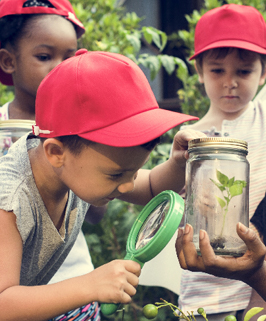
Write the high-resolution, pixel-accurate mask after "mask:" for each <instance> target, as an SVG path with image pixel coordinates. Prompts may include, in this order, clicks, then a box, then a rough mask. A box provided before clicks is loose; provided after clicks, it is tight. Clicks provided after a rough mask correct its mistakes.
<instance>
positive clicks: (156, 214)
mask: <svg viewBox="0 0 266 321" xmlns="http://www.w3.org/2000/svg"><path fill="white" fill-rule="evenodd" d="M169 207H170V202H169V200H166V201H164V202H162V203H161V204H159V205H158V206H157V207H156V208H155V210H153V211H152V212H151V214H150V215H149V216H148V217H147V219H146V221H145V222H144V223H143V225H142V227H141V229H140V231H139V234H138V238H137V242H136V249H137V250H139V249H141V248H143V247H144V246H145V245H146V244H147V243H149V242H150V240H151V239H152V238H153V237H154V235H155V234H156V233H157V231H158V230H159V228H160V227H161V225H162V223H163V221H164V219H165V217H166V215H167V213H168V210H169Z"/></svg>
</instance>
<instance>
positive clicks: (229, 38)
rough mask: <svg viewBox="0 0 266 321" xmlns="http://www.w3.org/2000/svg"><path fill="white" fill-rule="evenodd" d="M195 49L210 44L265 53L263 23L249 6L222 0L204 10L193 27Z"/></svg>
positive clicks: (207, 47) (195, 55)
mask: <svg viewBox="0 0 266 321" xmlns="http://www.w3.org/2000/svg"><path fill="white" fill-rule="evenodd" d="M194 46H195V53H194V55H193V56H192V57H190V58H189V60H192V59H194V58H195V57H197V56H198V55H199V54H200V53H202V52H204V51H206V50H209V49H214V48H221V47H234V48H240V49H246V50H250V51H254V52H257V53H260V54H266V23H265V21H264V19H263V16H262V15H261V13H260V12H259V11H258V10H257V9H255V8H254V7H251V6H244V5H239V4H226V5H223V6H221V7H219V8H215V9H212V10H210V11H208V12H206V13H205V14H204V15H203V16H202V17H201V18H200V20H199V21H198V23H197V25H196V29H195V44H194Z"/></svg>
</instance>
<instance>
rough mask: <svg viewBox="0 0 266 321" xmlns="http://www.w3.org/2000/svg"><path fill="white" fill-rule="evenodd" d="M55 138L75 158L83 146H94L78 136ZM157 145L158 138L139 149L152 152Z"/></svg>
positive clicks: (42, 139) (43, 139)
mask: <svg viewBox="0 0 266 321" xmlns="http://www.w3.org/2000/svg"><path fill="white" fill-rule="evenodd" d="M55 138H56V139H58V140H59V141H60V142H61V143H63V144H64V146H65V147H66V148H67V149H69V151H70V152H71V153H72V154H73V155H75V156H78V155H79V154H80V153H81V151H82V149H83V148H84V147H85V146H89V145H92V144H96V143H95V142H92V141H90V140H87V139H85V138H82V137H80V136H78V135H69V136H60V137H55ZM40 139H41V142H44V141H45V140H46V139H47V138H40ZM159 143H160V137H157V138H155V139H153V140H151V141H149V142H147V143H145V144H142V145H140V147H143V148H145V149H146V150H148V151H152V150H153V149H154V147H155V146H156V145H157V144H159Z"/></svg>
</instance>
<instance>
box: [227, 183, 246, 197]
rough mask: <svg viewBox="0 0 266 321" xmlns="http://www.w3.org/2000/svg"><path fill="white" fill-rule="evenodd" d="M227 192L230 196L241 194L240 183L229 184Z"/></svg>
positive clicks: (241, 187)
mask: <svg viewBox="0 0 266 321" xmlns="http://www.w3.org/2000/svg"><path fill="white" fill-rule="evenodd" d="M229 192H230V194H231V196H232V197H234V196H237V195H241V194H242V193H243V186H242V184H234V185H233V186H230V187H229Z"/></svg>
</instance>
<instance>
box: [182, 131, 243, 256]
mask: <svg viewBox="0 0 266 321" xmlns="http://www.w3.org/2000/svg"><path fill="white" fill-rule="evenodd" d="M188 153H189V159H188V161H187V169H186V204H185V222H186V223H189V224H191V225H192V227H193V229H194V239H193V242H194V244H195V246H196V249H197V251H198V253H199V254H200V249H199V231H200V230H201V229H203V230H205V231H206V232H207V233H208V235H209V238H210V243H211V246H212V248H213V250H214V252H215V254H217V255H230V256H241V255H243V254H244V253H245V251H246V245H245V243H244V242H243V241H242V240H241V239H240V237H239V236H238V234H237V232H236V225H237V223H238V222H241V223H243V224H244V225H245V226H248V223H249V163H248V161H247V159H246V155H247V153H248V150H247V142H245V141H242V140H237V139H231V138H222V137H208V138H198V139H194V140H191V141H190V142H189V144H188Z"/></svg>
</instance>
